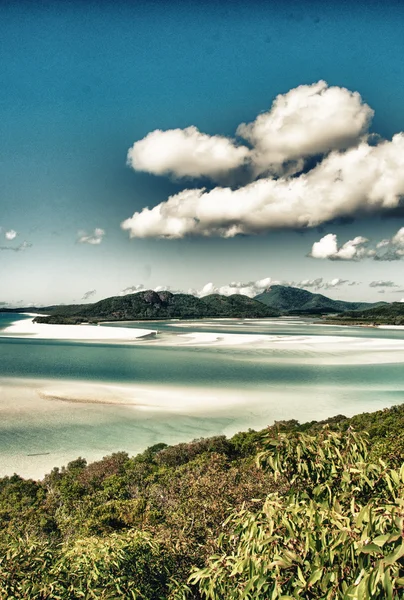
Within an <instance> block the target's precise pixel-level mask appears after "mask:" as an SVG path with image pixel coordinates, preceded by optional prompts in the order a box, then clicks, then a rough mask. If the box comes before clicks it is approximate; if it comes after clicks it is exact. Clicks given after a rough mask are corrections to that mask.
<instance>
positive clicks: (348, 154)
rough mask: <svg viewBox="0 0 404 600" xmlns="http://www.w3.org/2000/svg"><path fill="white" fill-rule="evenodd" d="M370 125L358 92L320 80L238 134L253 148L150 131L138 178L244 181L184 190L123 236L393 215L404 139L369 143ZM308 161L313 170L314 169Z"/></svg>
mask: <svg viewBox="0 0 404 600" xmlns="http://www.w3.org/2000/svg"><path fill="white" fill-rule="evenodd" d="M372 117H373V111H372V109H371V108H370V107H369V106H368V105H367V104H365V103H364V102H363V100H362V98H361V96H360V94H359V93H358V92H351V91H349V90H347V89H345V88H341V87H337V86H331V87H330V86H328V85H327V83H326V82H324V81H319V82H317V83H315V84H312V85H302V86H299V87H297V88H295V89H292V90H290V91H289V92H287V93H286V94H281V95H279V96H278V97H277V98H276V99H275V101H274V102H273V104H272V107H271V109H270V110H269V111H268V112H265V113H263V114H261V115H259V116H258V117H257V118H256V119H255V120H254V121H253V122H252V123H249V124H245V123H243V124H241V125H240V126H239V127H238V129H237V135H238V136H239V137H242V138H244V140H245V141H246V142H247V144H249V146H250V147H247V145H237V142H235V141H234V140H232V139H229V138H226V137H223V136H220V135H207V134H204V133H201V132H200V131H199V130H198V129H197V128H196V127H193V126H191V127H187V128H186V129H172V130H168V131H161V130H156V131H153V132H151V133H149V134H148V135H147V136H146V137H145V138H144V139H142V140H140V141H138V142H136V143H135V144H134V145H133V147H132V148H131V149H130V150H129V153H128V163H129V164H130V165H131V166H132V167H133V168H134V169H137V170H143V171H148V172H150V173H155V174H158V175H162V174H168V175H170V174H171V175H174V176H176V177H195V178H199V177H201V176H203V177H210V178H211V179H213V180H216V181H222V182H223V181H224V179H223V178H224V176H225V175H226V173H227V174H229V173H230V172H232V171H233V170H234V169H237V168H239V167H240V166H245V165H247V166H248V167H249V170H250V180H249V182H248V183H247V184H246V185H242V186H239V187H238V188H236V189H234V187H214V188H213V189H210V188H209V189H206V188H190V189H184V190H183V191H181V192H180V193H178V194H175V195H173V196H171V197H169V198H168V199H167V200H166V201H164V202H161V203H160V204H158V205H157V206H155V207H154V208H151V209H150V208H148V207H146V208H144V209H143V210H141V211H139V212H135V213H134V215H133V216H132V217H130V218H128V219H126V220H125V221H123V223H122V228H123V229H124V230H127V231H129V234H130V236H131V237H139V238H146V237H160V238H168V239H170V238H171V239H175V238H182V237H184V236H187V235H202V236H222V237H233V236H235V235H238V234H258V233H263V232H266V231H269V230H272V229H279V228H291V229H296V228H298V229H302V228H307V227H315V226H318V225H320V224H323V223H326V222H327V221H330V220H332V219H335V218H339V217H352V216H355V215H357V214H358V213H359V214H360V213H362V214H363V213H368V214H371V213H376V212H380V211H383V210H389V209H393V208H397V206H399V204H400V200H401V198H402V195H403V194H404V134H400V133H399V134H397V135H395V136H394V137H393V139H392V140H391V141H387V140H384V141H380V140H378V142H377V143H375V142H374V141H373V142H370V140H369V135H368V128H369V125H370V122H371V119H372ZM311 157H314V158H315V160H317V161H318V162H317V164H316V166H312V168H310V166H309V164H308V163H307V159H309V158H311ZM298 173H299V174H298ZM362 243H363V242H358V243H356V242H355V243H354V244H353V245H350V246H347V247H345V248H344V249H343V251H342V252H341V254H340V256H338V258H340V259H342V260H351V258H350V256H351V255H353V256H356V255H357V251H358V248H357V246H358V245H361V244H362ZM337 252H338V249H337Z"/></svg>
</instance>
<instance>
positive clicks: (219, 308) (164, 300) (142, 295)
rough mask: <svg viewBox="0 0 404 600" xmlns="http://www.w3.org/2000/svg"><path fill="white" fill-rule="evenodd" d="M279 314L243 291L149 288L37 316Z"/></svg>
mask: <svg viewBox="0 0 404 600" xmlns="http://www.w3.org/2000/svg"><path fill="white" fill-rule="evenodd" d="M279 314H280V313H279V311H277V310H276V309H273V308H271V307H268V306H265V304H263V303H262V302H259V301H258V300H255V299H254V298H249V297H248V296H242V295H240V294H234V295H232V296H221V295H219V294H211V295H209V296H205V297H203V298H197V297H196V296H192V295H191V294H173V293H172V292H168V291H162V292H155V291H153V290H146V291H142V292H137V293H135V294H126V295H125V296H111V297H110V298H105V299H103V300H99V301H98V302H94V303H91V304H81V305H80V304H73V305H66V306H59V307H56V308H55V309H53V310H51V311H50V314H49V315H47V316H44V317H36V318H35V321H36V322H38V323H55V324H56V323H80V322H84V321H90V322H91V321H128V320H134V321H135V320H136V321H137V320H154V319H175V318H180V319H195V318H231V317H234V318H264V317H275V316H279Z"/></svg>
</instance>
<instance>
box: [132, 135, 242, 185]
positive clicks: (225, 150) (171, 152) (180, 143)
mask: <svg viewBox="0 0 404 600" xmlns="http://www.w3.org/2000/svg"><path fill="white" fill-rule="evenodd" d="M249 153H250V151H249V149H248V148H247V147H246V146H237V145H236V144H235V143H234V141H233V140H231V139H229V138H226V137H223V136H220V135H212V136H211V135H207V134H206V133H201V132H200V131H199V130H198V129H197V128H196V127H192V126H191V127H187V128H186V129H169V130H168V131H161V130H160V129H157V130H156V131H152V132H151V133H149V134H148V135H147V136H146V137H145V138H143V139H142V140H140V141H138V142H136V143H135V144H134V145H133V146H132V148H130V149H129V151H128V158H127V162H128V164H129V165H130V166H131V167H133V169H136V170H137V171H146V172H148V173H153V174H154V175H174V176H175V177H209V178H211V179H214V180H215V179H217V178H219V179H220V178H221V177H222V176H223V175H224V174H226V173H228V172H229V171H231V170H232V169H236V168H237V167H240V166H241V165H243V164H244V163H245V161H246V159H247V157H248V155H249Z"/></svg>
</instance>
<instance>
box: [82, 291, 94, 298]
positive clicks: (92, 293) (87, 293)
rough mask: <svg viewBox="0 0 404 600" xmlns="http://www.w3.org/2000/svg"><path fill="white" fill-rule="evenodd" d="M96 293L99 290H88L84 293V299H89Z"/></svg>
mask: <svg viewBox="0 0 404 600" xmlns="http://www.w3.org/2000/svg"><path fill="white" fill-rule="evenodd" d="M96 293H97V290H88V292H85V293H84V294H83V297H82V300H88V299H89V298H92V297H93V296H95V294H96Z"/></svg>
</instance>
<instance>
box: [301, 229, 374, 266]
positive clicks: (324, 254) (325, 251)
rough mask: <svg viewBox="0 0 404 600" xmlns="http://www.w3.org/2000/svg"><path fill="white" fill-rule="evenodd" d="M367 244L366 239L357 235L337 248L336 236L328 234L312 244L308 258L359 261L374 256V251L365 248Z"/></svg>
mask: <svg viewBox="0 0 404 600" xmlns="http://www.w3.org/2000/svg"><path fill="white" fill-rule="evenodd" d="M368 242H369V240H368V239H367V238H365V237H362V236H360V235H358V236H357V237H355V238H354V239H353V240H349V241H348V242H345V244H343V246H341V247H340V248H339V247H338V240H337V236H336V235H335V234H334V233H328V234H327V235H325V236H324V237H322V238H321V240H320V241H318V242H315V243H314V244H313V247H312V249H311V252H310V254H309V256H311V257H312V258H322V259H326V258H328V259H330V260H360V259H361V258H365V257H366V256H373V255H374V250H371V249H368V248H367V247H366V246H367V244H368Z"/></svg>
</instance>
